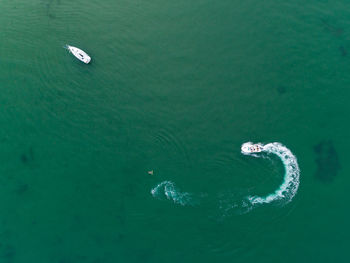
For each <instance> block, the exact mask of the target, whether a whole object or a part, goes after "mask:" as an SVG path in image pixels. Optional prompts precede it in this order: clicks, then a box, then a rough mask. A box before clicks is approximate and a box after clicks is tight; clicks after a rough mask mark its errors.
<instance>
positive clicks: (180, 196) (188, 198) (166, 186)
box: [151, 181, 195, 206]
mask: <svg viewBox="0 0 350 263" xmlns="http://www.w3.org/2000/svg"><path fill="white" fill-rule="evenodd" d="M151 194H152V195H153V196H154V197H156V198H158V199H168V200H172V201H173V202H174V203H175V204H179V205H183V206H185V205H194V204H195V202H194V199H193V195H192V194H190V193H186V192H180V191H179V190H178V189H177V187H176V186H175V184H174V183H173V182H171V181H164V182H161V183H160V184H158V185H157V186H156V187H154V188H153V189H152V190H151Z"/></svg>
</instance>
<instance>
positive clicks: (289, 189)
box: [242, 142, 300, 205]
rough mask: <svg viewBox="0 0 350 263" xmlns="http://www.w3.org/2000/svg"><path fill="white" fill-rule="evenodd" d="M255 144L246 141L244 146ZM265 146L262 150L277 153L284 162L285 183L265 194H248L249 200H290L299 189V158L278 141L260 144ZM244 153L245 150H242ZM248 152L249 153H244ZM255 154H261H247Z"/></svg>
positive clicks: (255, 202) (254, 202)
mask: <svg viewBox="0 0 350 263" xmlns="http://www.w3.org/2000/svg"><path fill="white" fill-rule="evenodd" d="M245 145H246V146H249V145H253V144H252V143H251V142H247V143H244V144H243V145H242V147H243V146H245ZM259 145H260V146H262V147H263V150H262V152H266V153H272V154H275V155H277V156H278V157H279V158H280V159H281V161H282V162H283V165H284V168H285V175H284V179H283V183H282V184H281V185H280V186H279V188H278V189H276V191H275V192H273V193H271V194H269V195H267V196H265V197H261V196H248V200H249V201H250V202H251V203H252V204H253V205H255V204H264V203H270V202H272V201H276V200H283V201H285V203H288V202H290V201H291V200H292V199H293V197H294V196H295V194H296V193H297V191H298V187H299V175H300V170H299V165H298V162H297V158H296V157H295V156H294V155H293V153H292V152H291V151H290V150H289V149H288V148H287V147H285V146H283V145H282V144H280V143H278V142H274V143H269V144H266V145H263V144H259ZM242 153H243V152H242ZM243 154H247V153H243ZM247 155H253V156H255V157H257V156H259V155H258V154H255V153H253V154H247Z"/></svg>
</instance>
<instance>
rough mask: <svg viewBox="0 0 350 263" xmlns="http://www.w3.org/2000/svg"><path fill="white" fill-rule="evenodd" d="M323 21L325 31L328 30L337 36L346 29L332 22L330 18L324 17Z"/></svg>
mask: <svg viewBox="0 0 350 263" xmlns="http://www.w3.org/2000/svg"><path fill="white" fill-rule="evenodd" d="M321 23H322V25H323V28H324V29H325V31H327V32H328V33H330V34H332V35H334V36H336V37H340V36H342V35H343V34H344V29H343V28H341V27H339V26H336V25H334V24H333V23H331V22H330V21H329V20H327V19H325V18H322V19H321Z"/></svg>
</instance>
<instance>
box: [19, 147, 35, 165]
mask: <svg viewBox="0 0 350 263" xmlns="http://www.w3.org/2000/svg"><path fill="white" fill-rule="evenodd" d="M20 160H21V162H22V163H23V164H27V163H29V162H31V161H33V160H34V150H33V147H30V148H29V150H28V151H26V152H24V153H22V154H21V156H20Z"/></svg>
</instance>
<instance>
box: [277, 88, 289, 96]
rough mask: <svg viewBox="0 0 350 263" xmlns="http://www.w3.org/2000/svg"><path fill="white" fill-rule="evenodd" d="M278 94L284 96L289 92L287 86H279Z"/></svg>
mask: <svg viewBox="0 0 350 263" xmlns="http://www.w3.org/2000/svg"><path fill="white" fill-rule="evenodd" d="M277 92H278V93H279V94H280V95H283V94H285V93H286V92H287V88H286V87H285V86H278V87H277Z"/></svg>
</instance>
